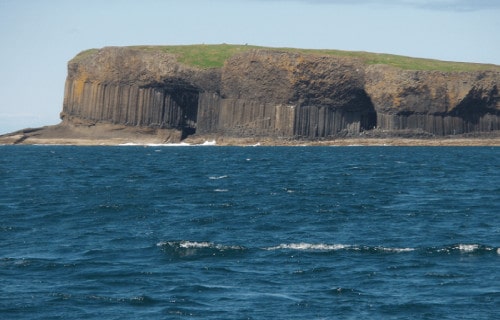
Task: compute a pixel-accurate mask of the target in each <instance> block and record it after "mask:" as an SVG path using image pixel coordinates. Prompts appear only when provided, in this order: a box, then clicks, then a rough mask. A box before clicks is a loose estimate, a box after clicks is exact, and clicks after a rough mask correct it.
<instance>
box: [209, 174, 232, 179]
mask: <svg viewBox="0 0 500 320" xmlns="http://www.w3.org/2000/svg"><path fill="white" fill-rule="evenodd" d="M225 178H227V176H226V175H222V176H210V177H208V179H210V180H219V179H225Z"/></svg>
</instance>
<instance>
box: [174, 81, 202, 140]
mask: <svg viewBox="0 0 500 320" xmlns="http://www.w3.org/2000/svg"><path fill="white" fill-rule="evenodd" d="M170 97H171V99H172V101H173V102H174V103H175V104H176V105H177V106H179V108H180V110H181V115H182V117H181V119H180V122H179V124H178V127H179V129H180V130H181V131H182V136H181V139H185V138H187V137H188V136H190V135H193V134H195V133H196V123H197V118H198V98H199V93H198V91H195V90H182V91H181V90H176V91H173V92H171V93H170Z"/></svg>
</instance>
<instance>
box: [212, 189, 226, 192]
mask: <svg viewBox="0 0 500 320" xmlns="http://www.w3.org/2000/svg"><path fill="white" fill-rule="evenodd" d="M214 191H215V192H228V191H229V189H215V190H214Z"/></svg>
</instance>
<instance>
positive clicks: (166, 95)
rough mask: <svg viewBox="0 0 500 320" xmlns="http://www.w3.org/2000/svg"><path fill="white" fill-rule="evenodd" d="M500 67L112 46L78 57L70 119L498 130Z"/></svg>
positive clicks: (255, 130)
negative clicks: (205, 63) (461, 68)
mask: <svg viewBox="0 0 500 320" xmlns="http://www.w3.org/2000/svg"><path fill="white" fill-rule="evenodd" d="M499 80H500V73H498V72H487V71H478V72H464V73H443V72H437V71H404V70H400V69H396V68H393V67H388V66H383V65H372V66H366V65H364V64H363V63H362V62H361V61H359V60H357V59H354V58H340V57H334V56H321V55H313V54H301V53H293V52H279V51H276V50H252V51H247V52H245V53H242V54H239V55H235V56H233V57H231V58H229V59H228V60H227V61H226V62H225V64H224V66H223V67H222V68H216V69H207V70H205V69H198V68H194V67H189V66H186V65H183V64H181V63H178V62H177V60H176V58H175V56H174V55H171V54H168V53H165V52H161V51H160V50H144V49H134V48H104V49H101V50H97V51H95V52H91V53H88V54H86V55H83V56H77V58H75V59H73V60H72V61H70V63H69V65H68V77H67V80H66V88H65V97H64V105H63V112H62V113H61V117H62V118H63V121H67V122H76V121H79V122H84V123H87V124H88V125H91V124H92V123H97V122H99V123H110V124H119V125H126V126H138V127H150V128H159V129H168V130H174V131H179V132H180V133H181V134H180V136H182V137H186V136H187V135H190V134H193V133H199V134H223V135H227V136H234V137H247V136H267V137H283V138H300V137H301V138H306V139H315V138H328V137H335V136H345V135H356V134H359V132H362V131H369V130H371V129H374V128H377V129H380V130H384V131H390V132H394V133H395V134H397V132H400V131H402V130H403V131H408V130H410V131H412V130H413V131H423V132H427V133H429V134H432V135H449V134H459V133H468V132H482V131H493V130H500V97H499V94H498V83H499Z"/></svg>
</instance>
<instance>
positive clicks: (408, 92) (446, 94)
mask: <svg viewBox="0 0 500 320" xmlns="http://www.w3.org/2000/svg"><path fill="white" fill-rule="evenodd" d="M499 81H500V74H499V73H498V72H488V71H476V72H454V73H443V72H438V71H404V70H400V69H395V68H391V67H389V66H381V65H375V66H370V67H367V68H366V84H365V88H366V91H367V93H368V94H369V96H370V98H371V100H372V102H373V104H374V106H375V110H376V111H377V127H378V128H380V129H383V130H423V131H425V132H429V133H432V134H435V135H450V134H460V133H468V132H485V131H493V130H500V121H499V119H500V118H499V116H500V96H499V94H498V87H497V85H498V83H499Z"/></svg>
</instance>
